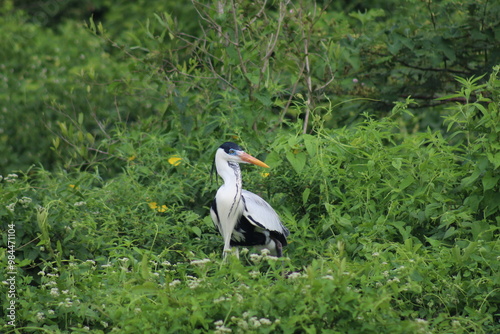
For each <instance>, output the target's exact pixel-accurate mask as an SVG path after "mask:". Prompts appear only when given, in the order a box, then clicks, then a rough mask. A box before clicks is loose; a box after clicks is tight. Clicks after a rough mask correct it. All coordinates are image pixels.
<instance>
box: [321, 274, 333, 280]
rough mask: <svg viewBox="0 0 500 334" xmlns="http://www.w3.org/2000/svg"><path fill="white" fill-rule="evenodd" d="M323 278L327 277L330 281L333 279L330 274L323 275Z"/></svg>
mask: <svg viewBox="0 0 500 334" xmlns="http://www.w3.org/2000/svg"><path fill="white" fill-rule="evenodd" d="M323 278H324V279H329V280H331V281H333V276H332V275H325V276H323Z"/></svg>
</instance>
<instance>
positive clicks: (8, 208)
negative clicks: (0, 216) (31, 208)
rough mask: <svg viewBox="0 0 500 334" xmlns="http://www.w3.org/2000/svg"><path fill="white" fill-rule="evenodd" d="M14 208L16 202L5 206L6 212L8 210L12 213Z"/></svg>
mask: <svg viewBox="0 0 500 334" xmlns="http://www.w3.org/2000/svg"><path fill="white" fill-rule="evenodd" d="M15 207H16V202H14V203H10V204H9V205H7V210H9V211H10V212H14V208H15Z"/></svg>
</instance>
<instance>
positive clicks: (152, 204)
mask: <svg viewBox="0 0 500 334" xmlns="http://www.w3.org/2000/svg"><path fill="white" fill-rule="evenodd" d="M148 206H149V207H150V208H151V209H152V210H156V211H158V212H165V211H167V210H168V207H167V206H166V205H165V204H163V205H162V206H158V203H156V202H149V203H148Z"/></svg>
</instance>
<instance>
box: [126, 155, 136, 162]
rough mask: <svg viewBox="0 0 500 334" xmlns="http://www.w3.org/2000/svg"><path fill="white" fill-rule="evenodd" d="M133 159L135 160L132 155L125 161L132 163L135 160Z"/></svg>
mask: <svg viewBox="0 0 500 334" xmlns="http://www.w3.org/2000/svg"><path fill="white" fill-rule="evenodd" d="M135 158H136V156H135V155H132V156H130V157H128V159H127V160H128V161H133V160H135Z"/></svg>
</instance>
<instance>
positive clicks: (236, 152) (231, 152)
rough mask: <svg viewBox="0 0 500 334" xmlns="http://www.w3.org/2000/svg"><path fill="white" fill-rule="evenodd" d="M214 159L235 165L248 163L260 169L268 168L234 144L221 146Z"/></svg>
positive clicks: (227, 143) (229, 143) (228, 143)
mask: <svg viewBox="0 0 500 334" xmlns="http://www.w3.org/2000/svg"><path fill="white" fill-rule="evenodd" d="M215 159H216V160H218V159H221V160H225V161H231V162H237V163H250V164H254V165H257V166H260V167H265V168H269V166H268V165H267V164H265V163H263V162H262V161H260V160H259V159H257V158H254V157H252V156H251V155H250V154H248V153H246V152H245V151H243V149H242V148H241V147H239V146H238V145H236V144H235V143H231V142H226V143H224V144H222V145H221V146H220V147H219V149H218V150H217V153H216V155H215Z"/></svg>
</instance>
